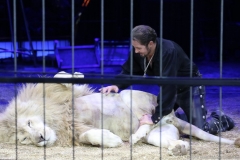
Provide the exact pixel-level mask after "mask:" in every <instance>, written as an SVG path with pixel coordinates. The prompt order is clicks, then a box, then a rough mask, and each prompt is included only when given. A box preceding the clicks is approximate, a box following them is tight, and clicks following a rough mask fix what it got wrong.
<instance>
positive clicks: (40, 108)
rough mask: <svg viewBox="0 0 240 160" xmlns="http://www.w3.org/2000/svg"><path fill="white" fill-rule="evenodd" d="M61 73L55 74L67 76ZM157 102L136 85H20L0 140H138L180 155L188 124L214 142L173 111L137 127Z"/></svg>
mask: <svg viewBox="0 0 240 160" xmlns="http://www.w3.org/2000/svg"><path fill="white" fill-rule="evenodd" d="M62 73H64V72H61V73H58V74H57V75H56V76H55V77H57V78H59V77H71V76H72V75H71V74H64V75H63V74H62ZM74 77H82V75H80V74H75V75H74ZM156 102H157V98H156V96H155V95H152V94H150V93H146V92H142V91H136V90H124V91H122V92H120V93H119V94H118V93H112V94H109V95H105V94H102V93H94V91H93V90H92V89H91V88H90V87H89V86H88V85H76V84H75V85H72V84H52V83H51V84H50V83H47V84H41V83H39V84H25V85H23V86H22V88H21V89H20V90H19V93H18V95H17V97H16V98H14V99H13V100H12V101H11V102H10V103H9V106H8V107H7V108H6V110H5V111H4V112H3V113H0V142H7V143H16V139H17V142H18V143H19V144H25V145H29V144H34V145H37V146H53V145H61V146H66V145H72V144H73V143H74V144H75V145H79V144H81V143H83V144H91V145H101V146H103V147H118V146H121V145H122V144H123V141H130V143H131V144H135V143H136V142H137V141H139V140H140V139H141V140H143V142H145V143H148V144H152V145H155V146H161V147H165V148H168V149H169V154H170V155H184V154H187V150H188V149H189V143H188V142H186V141H182V140H180V139H179V134H180V132H182V133H185V134H189V133H190V128H191V129H192V130H191V134H192V135H193V136H195V137H197V138H199V139H202V140H206V141H213V142H219V137H217V136H214V135H211V134H208V133H206V132H204V131H202V130H200V129H198V128H197V127H194V126H193V125H190V124H189V123H187V122H185V121H182V120H180V119H178V118H177V117H175V115H174V113H171V114H169V115H167V116H165V117H163V118H162V120H161V121H160V123H159V124H158V125H154V126H150V125H142V126H140V127H139V119H140V118H141V117H142V115H144V114H151V113H152V112H153V111H154V109H155V106H156ZM73 115H74V116H73ZM16 133H17V134H16ZM132 133H134V134H132ZM73 135H74V136H73ZM221 142H222V143H226V144H235V145H238V146H240V139H237V140H236V141H232V140H228V139H224V138H221Z"/></svg>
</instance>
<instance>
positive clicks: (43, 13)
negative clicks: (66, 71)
mask: <svg viewBox="0 0 240 160" xmlns="http://www.w3.org/2000/svg"><path fill="white" fill-rule="evenodd" d="M45 39H46V38H45V0H42V53H43V74H45V54H44V52H45ZM45 102H46V99H45V83H43V124H44V133H43V134H44V137H46V133H45V131H46V128H45V124H46V112H45V111H46V110H45V107H46V104H45ZM44 159H46V146H45V145H44Z"/></svg>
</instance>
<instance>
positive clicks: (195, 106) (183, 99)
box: [174, 86, 207, 130]
mask: <svg viewBox="0 0 240 160" xmlns="http://www.w3.org/2000/svg"><path fill="white" fill-rule="evenodd" d="M190 89H191V90H192V95H190ZM179 107H181V108H182V110H183V111H184V113H185V115H186V121H188V122H192V124H193V125H195V126H197V127H198V128H200V129H203V130H204V126H205V123H206V115H207V108H206V106H205V86H194V87H189V86H178V90H177V100H176V103H175V106H174V110H177V109H178V108H179ZM179 118H181V117H179Z"/></svg>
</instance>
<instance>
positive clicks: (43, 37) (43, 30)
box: [42, 0, 46, 73]
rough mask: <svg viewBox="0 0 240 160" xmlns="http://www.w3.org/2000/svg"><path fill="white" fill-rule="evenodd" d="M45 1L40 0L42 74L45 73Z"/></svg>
mask: <svg viewBox="0 0 240 160" xmlns="http://www.w3.org/2000/svg"><path fill="white" fill-rule="evenodd" d="M45 33H46V32H45V0H42V52H43V59H42V60H43V73H45V66H46V62H45V54H44V53H45V41H46V36H45Z"/></svg>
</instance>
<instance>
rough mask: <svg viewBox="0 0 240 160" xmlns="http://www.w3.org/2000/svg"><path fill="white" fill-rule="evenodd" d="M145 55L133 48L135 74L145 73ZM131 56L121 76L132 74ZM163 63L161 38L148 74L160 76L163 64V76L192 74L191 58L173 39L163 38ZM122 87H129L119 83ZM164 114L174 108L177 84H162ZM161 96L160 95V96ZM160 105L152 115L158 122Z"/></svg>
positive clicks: (186, 75)
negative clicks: (142, 55) (137, 52)
mask: <svg viewBox="0 0 240 160" xmlns="http://www.w3.org/2000/svg"><path fill="white" fill-rule="evenodd" d="M144 59H145V58H144V57H141V56H140V55H139V54H136V53H135V49H134V48H133V62H132V65H133V66H132V70H133V75H143V74H144V69H145V67H144ZM130 61H131V59H130V57H129V58H128V60H127V61H126V62H125V63H124V64H123V66H122V72H121V73H120V75H119V76H124V75H129V74H130V64H131V63H130ZM162 63H163V64H160V40H159V39H157V41H156V50H155V53H154V56H153V59H152V66H151V67H150V66H149V67H148V69H147V75H148V76H159V74H160V71H159V69H160V65H162V76H163V77H189V76H190V60H189V58H188V56H187V55H186V53H185V52H184V51H183V49H182V48H181V47H180V46H179V45H178V44H176V43H175V42H173V41H171V40H166V39H162ZM192 64H193V67H192V69H193V71H192V73H197V71H198V68H197V66H196V65H195V64H194V63H192ZM117 86H118V87H119V88H120V89H124V88H127V87H128V86H126V85H117ZM162 94H163V95H162V116H164V115H167V114H169V113H170V112H171V111H172V109H173V108H174V104H175V101H176V95H177V86H176V85H164V86H162ZM158 98H159V96H158ZM159 112H160V107H159V105H158V106H156V109H155V113H154V114H153V115H152V121H153V122H154V123H158V121H159V120H160V119H161V118H160V117H159Z"/></svg>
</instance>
